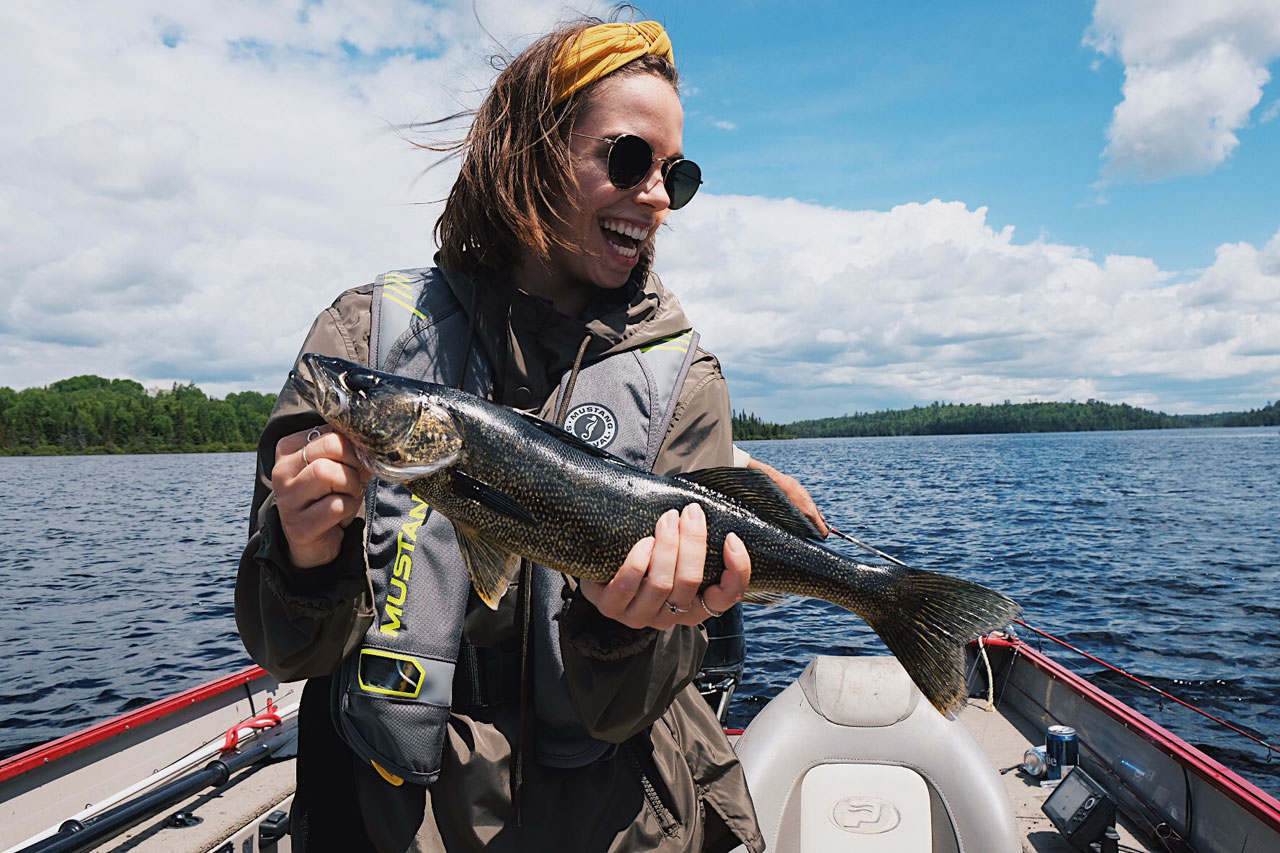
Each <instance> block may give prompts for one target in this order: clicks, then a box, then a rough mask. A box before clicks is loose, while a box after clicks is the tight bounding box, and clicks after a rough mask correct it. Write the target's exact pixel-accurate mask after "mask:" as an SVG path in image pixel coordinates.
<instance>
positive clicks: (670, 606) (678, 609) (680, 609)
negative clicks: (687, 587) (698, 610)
mask: <svg viewBox="0 0 1280 853" xmlns="http://www.w3.org/2000/svg"><path fill="white" fill-rule="evenodd" d="M667 609H668V610H670V611H671V612H672V613H688V612H689V611H690V610H692V609H693V602H692V601H690V602H689V606H688V607H676V606H675V605H674V604H672V603H671V602H670V601H668V602H667Z"/></svg>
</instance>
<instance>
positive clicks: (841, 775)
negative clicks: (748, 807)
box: [735, 656, 1022, 853]
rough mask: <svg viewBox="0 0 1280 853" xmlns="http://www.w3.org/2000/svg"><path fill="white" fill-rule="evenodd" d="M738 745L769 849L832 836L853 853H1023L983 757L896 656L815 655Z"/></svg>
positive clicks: (783, 852) (795, 848)
mask: <svg viewBox="0 0 1280 853" xmlns="http://www.w3.org/2000/svg"><path fill="white" fill-rule="evenodd" d="M735 748H736V750H737V752H738V757H739V758H740V759H741V761H742V765H743V768H744V770H745V771H746V776H747V784H748V786H749V788H750V790H751V796H752V799H753V800H754V801H755V806H756V815H757V817H758V818H759V820H760V828H761V830H762V831H763V832H764V838H765V843H766V845H767V849H768V850H770V851H771V853H772V851H777V853H800V851H804V853H812V851H818V850H824V851H825V850H830V849H832V847H833V846H834V845H833V844H832V843H831V833H833V832H834V833H835V834H836V837H841V838H846V839H847V844H844V845H841V848H842V849H849V850H866V851H874V850H882V849H883V850H892V849H896V850H907V849H912V850H915V849H924V850H932V851H933V852H934V853H949V851H954V853H1018V851H1020V850H1021V846H1022V845H1021V841H1020V840H1019V837H1018V831H1017V824H1016V822H1015V820H1014V816H1013V806H1012V805H1011V804H1010V802H1009V796H1008V794H1007V792H1006V791H1005V788H1004V785H1003V783H1002V782H1001V780H1000V777H999V773H998V771H997V770H996V768H995V767H994V766H993V765H992V763H991V761H990V759H988V758H987V756H986V755H985V754H984V753H983V752H982V749H981V747H979V745H978V743H977V741H975V740H974V738H973V736H972V735H971V734H970V733H969V731H968V729H966V728H965V727H964V725H963V724H961V723H960V722H959V721H958V720H956V719H954V718H948V717H945V716H943V715H942V714H939V713H938V711H937V710H936V709H934V707H933V706H932V705H930V704H929V703H928V702H927V701H925V700H924V699H923V698H922V697H921V696H920V692H919V691H918V690H917V689H916V687H915V685H914V684H912V683H911V679H910V678H909V677H908V676H907V673H906V671H905V670H903V668H902V666H901V664H899V663H898V662H897V660H896V659H894V658H892V657H888V656H881V657H818V658H815V659H814V660H812V661H811V662H810V663H809V665H808V666H807V667H806V668H805V670H804V672H803V673H802V674H801V676H800V677H799V678H798V679H797V680H796V681H795V682H793V683H792V684H791V685H789V686H788V687H787V688H786V689H785V690H783V691H782V692H781V693H780V694H778V695H777V696H776V697H774V699H773V700H772V701H770V702H769V704H768V705H766V706H765V707H764V709H763V710H761V712H760V713H759V714H758V715H757V716H756V718H755V719H754V720H753V721H752V722H751V725H750V726H748V728H747V730H746V731H745V732H744V733H743V735H742V737H741V738H740V739H739V740H738V743H737V745H736V747H735ZM815 771H817V772H815ZM917 778H918V780H919V781H913V780H917ZM921 781H922V782H923V784H921ZM824 817H825V821H826V823H825V824H824V822H823V818H824ZM926 825H927V826H928V828H929V829H928V832H927V833H926V834H927V836H928V839H929V842H928V846H923V847H922V846H921V844H920V842H919V840H918V839H919V836H920V833H921V831H922V827H923V826H926ZM909 839H910V840H909Z"/></svg>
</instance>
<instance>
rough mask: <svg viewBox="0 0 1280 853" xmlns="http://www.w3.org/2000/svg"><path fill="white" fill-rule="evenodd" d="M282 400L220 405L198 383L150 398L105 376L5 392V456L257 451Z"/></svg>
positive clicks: (233, 397) (1, 407)
mask: <svg viewBox="0 0 1280 853" xmlns="http://www.w3.org/2000/svg"><path fill="white" fill-rule="evenodd" d="M275 401H276V397H275V395H274V394H260V393H258V392H256V391H241V392H238V393H234V394H228V395H227V396H226V398H225V399H222V400H217V399H212V398H210V397H208V396H206V395H205V393H204V392H203V391H201V390H200V389H199V388H197V387H196V386H195V385H194V384H193V383H187V384H177V383H175V384H174V385H173V387H172V388H170V389H167V390H158V391H154V392H150V393H148V392H147V391H146V389H144V388H143V387H142V386H141V385H140V384H138V383H137V382H134V381H132V380H130V379H103V378H102V377H100V376H75V377H72V378H71V379H63V380H61V381H59V382H54V383H53V384H52V385H49V386H48V387H44V388H24V389H23V390H21V391H14V390H13V389H12V388H0V455H8V456H14V455H30V454H41V455H43V454H59V453H171V452H191V451H245V450H254V449H256V448H257V445H258V436H259V435H261V434H262V429H263V427H264V426H265V425H266V423H267V416H268V415H270V413H271V407H272V406H274V405H275Z"/></svg>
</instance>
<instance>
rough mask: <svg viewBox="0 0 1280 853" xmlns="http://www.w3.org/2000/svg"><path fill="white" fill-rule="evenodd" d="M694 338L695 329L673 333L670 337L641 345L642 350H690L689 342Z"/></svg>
mask: <svg viewBox="0 0 1280 853" xmlns="http://www.w3.org/2000/svg"><path fill="white" fill-rule="evenodd" d="M692 339H693V330H692V329H690V330H689V331H687V332H681V333H680V334H678V335H672V336H671V337H669V338H663V339H662V340H660V341H656V342H654V343H652V344H650V345H649V346H647V347H640V352H653V351H654V350H667V351H669V352H688V351H689V342H690V341H691V340H692Z"/></svg>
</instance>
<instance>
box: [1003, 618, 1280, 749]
mask: <svg viewBox="0 0 1280 853" xmlns="http://www.w3.org/2000/svg"><path fill="white" fill-rule="evenodd" d="M1013 621H1015V622H1017V623H1018V624H1019V625H1021V626H1022V627H1024V628H1026V629H1028V630H1030V631H1034V632H1036V633H1037V634H1040V635H1041V636H1043V637H1046V638H1048V639H1050V640H1052V641H1053V642H1055V643H1057V644H1058V645H1060V646H1063V647H1065V648H1068V649H1070V650H1071V651H1073V652H1075V653H1076V654H1078V655H1080V656H1082V657H1086V658H1088V659H1089V660H1091V661H1093V662H1094V663H1096V664H1098V665H1100V666H1105V667H1106V668H1107V669H1109V670H1111V671H1112V672H1116V673H1119V674H1120V675H1123V676H1124V677H1125V678H1128V679H1131V680H1132V681H1135V682H1137V683H1138V684H1141V685H1142V686H1143V687H1145V688H1147V689H1148V690H1151V691H1153V692H1155V693H1157V694H1159V695H1160V696H1163V697H1164V698H1166V699H1168V700H1170V701H1172V702H1177V703H1178V704H1179V705H1181V706H1183V707H1184V708H1188V709H1190V710H1192V711H1195V712H1196V713H1197V714H1200V715H1202V716H1205V717H1208V718H1209V719H1211V720H1213V721H1214V722H1215V723H1218V724H1219V725H1222V726H1226V727H1227V728H1229V729H1231V731H1233V732H1235V733H1236V734H1238V735H1241V736H1243V737H1247V738H1248V739H1249V740H1251V741H1253V742H1254V743H1257V744H1260V745H1261V746H1263V747H1265V748H1266V749H1268V750H1270V751H1271V752H1269V753H1267V755H1268V757H1270V755H1271V753H1272V752H1274V753H1277V754H1280V746H1273V745H1271V744H1269V743H1267V742H1266V741H1265V740H1263V739H1262V738H1260V737H1256V736H1254V735H1251V734H1249V733H1248V732H1246V731H1245V730H1244V729H1242V728H1240V727H1238V726H1236V725H1233V724H1232V723H1229V722H1227V721H1226V720H1224V719H1222V718H1221V717H1215V716H1214V715H1213V714H1210V713H1209V712H1208V711H1204V710H1201V709H1200V708H1197V707H1196V706H1195V705H1192V704H1191V703H1190V702H1185V701H1183V700H1182V699H1179V698H1178V697H1177V696H1174V695H1173V694H1172V693H1169V692H1167V691H1164V690H1161V689H1160V688H1159V687H1156V686H1155V685H1154V684H1152V683H1150V682H1148V681H1143V680H1142V679H1141V678H1139V677H1138V676H1136V675H1133V674H1131V673H1128V672H1125V671H1124V670H1123V669H1121V668H1120V667H1118V666H1115V665H1113V664H1109V663H1107V662H1106V661H1104V660H1103V659H1102V658H1099V657H1095V656H1094V655H1091V654H1089V653H1088V652H1086V651H1084V650H1082V649H1078V648H1076V647H1075V646H1073V645H1071V644H1070V643H1068V642H1067V641H1066V640H1060V639H1058V638H1057V637H1055V636H1053V635H1052V634H1050V633H1048V632H1047V631H1041V630H1040V629H1039V628H1035V627H1032V626H1031V625H1028V624H1027V623H1026V622H1024V621H1022V620H1021V619H1015V620H1013Z"/></svg>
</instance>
